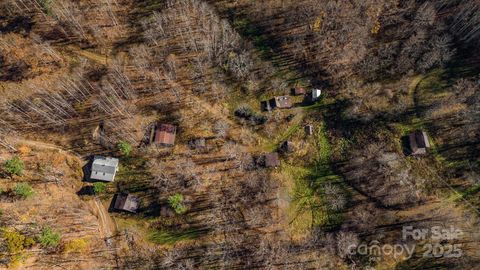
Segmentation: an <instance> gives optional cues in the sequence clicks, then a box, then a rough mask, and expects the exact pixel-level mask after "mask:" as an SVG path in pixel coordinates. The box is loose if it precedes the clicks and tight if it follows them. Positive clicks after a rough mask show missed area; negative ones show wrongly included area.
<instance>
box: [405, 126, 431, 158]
mask: <svg viewBox="0 0 480 270" xmlns="http://www.w3.org/2000/svg"><path fill="white" fill-rule="evenodd" d="M408 141H409V144H410V150H412V155H414V156H418V155H425V154H426V153H427V149H428V148H430V142H429V141H428V136H427V133H425V131H422V130H417V131H414V132H412V133H410V134H409V135H408Z"/></svg>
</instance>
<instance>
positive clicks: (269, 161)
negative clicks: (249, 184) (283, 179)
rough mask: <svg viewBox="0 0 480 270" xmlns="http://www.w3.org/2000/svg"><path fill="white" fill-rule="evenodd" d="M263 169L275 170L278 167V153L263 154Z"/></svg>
mask: <svg viewBox="0 0 480 270" xmlns="http://www.w3.org/2000/svg"><path fill="white" fill-rule="evenodd" d="M264 157H265V167H266V168H276V167H278V166H280V158H279V157H278V153H276V152H273V153H267V154H265V156H264Z"/></svg>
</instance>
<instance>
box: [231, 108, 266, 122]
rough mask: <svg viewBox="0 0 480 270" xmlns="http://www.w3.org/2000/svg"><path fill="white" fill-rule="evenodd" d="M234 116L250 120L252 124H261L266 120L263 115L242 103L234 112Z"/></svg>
mask: <svg viewBox="0 0 480 270" xmlns="http://www.w3.org/2000/svg"><path fill="white" fill-rule="evenodd" d="M234 114H235V116H237V117H240V118H243V119H245V120H249V121H251V122H252V123H253V124H254V125H262V124H264V123H265V122H267V117H266V116H265V115H262V114H259V113H256V112H255V111H253V110H252V109H251V108H250V107H248V106H246V105H242V106H240V107H238V108H237V109H236V110H235V112H234Z"/></svg>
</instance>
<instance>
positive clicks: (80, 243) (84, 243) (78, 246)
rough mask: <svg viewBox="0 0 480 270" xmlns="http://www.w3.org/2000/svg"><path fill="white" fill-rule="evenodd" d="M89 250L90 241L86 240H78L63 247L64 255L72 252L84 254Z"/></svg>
mask: <svg viewBox="0 0 480 270" xmlns="http://www.w3.org/2000/svg"><path fill="white" fill-rule="evenodd" d="M87 248H88V240H87V239H84V238H77V239H72V240H70V241H68V242H67V243H66V244H65V246H64V247H63V252H64V253H67V254H68V253H71V252H78V253H81V252H84V251H86V250H87Z"/></svg>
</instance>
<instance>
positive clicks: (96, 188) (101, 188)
mask: <svg viewBox="0 0 480 270" xmlns="http://www.w3.org/2000/svg"><path fill="white" fill-rule="evenodd" d="M106 190H107V184H105V183H103V182H95V183H93V192H95V194H102V193H104V192H105V191H106Z"/></svg>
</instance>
